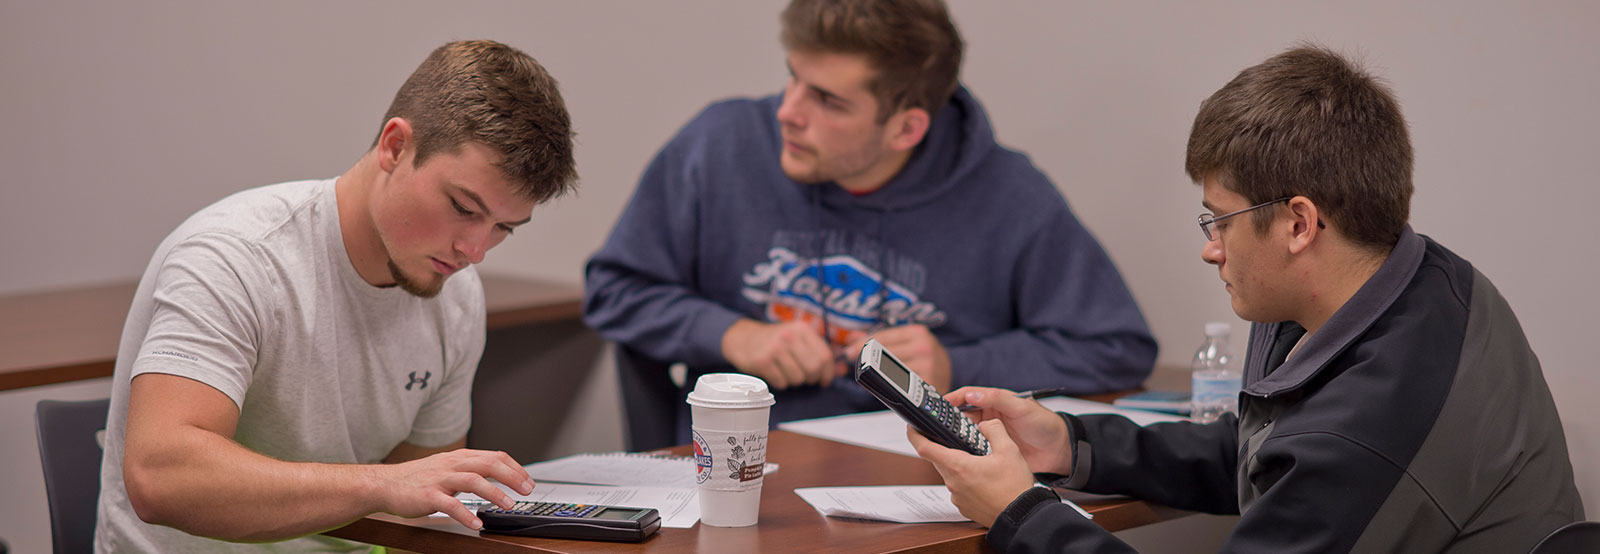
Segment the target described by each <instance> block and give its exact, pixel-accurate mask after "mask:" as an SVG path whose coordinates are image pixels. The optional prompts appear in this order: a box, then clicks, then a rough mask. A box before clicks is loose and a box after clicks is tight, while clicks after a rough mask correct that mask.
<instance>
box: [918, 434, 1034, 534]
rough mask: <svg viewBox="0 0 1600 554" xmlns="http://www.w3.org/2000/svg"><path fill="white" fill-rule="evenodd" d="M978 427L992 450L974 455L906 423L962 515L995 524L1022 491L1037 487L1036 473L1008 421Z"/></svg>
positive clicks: (983, 522)
mask: <svg viewBox="0 0 1600 554" xmlns="http://www.w3.org/2000/svg"><path fill="white" fill-rule="evenodd" d="M978 431H979V432H981V433H983V436H984V437H985V438H988V439H989V454H988V455H987V456H973V455H971V454H968V453H966V452H964V451H961V450H955V449H952V448H945V447H943V446H940V445H939V444H937V443H935V442H933V441H931V440H928V439H927V437H924V436H922V433H918V432H917V431H916V429H913V428H911V427H909V426H907V427H906V438H908V439H910V440H911V446H912V447H913V448H916V449H917V455H918V456H921V457H922V459H924V460H927V461H928V462H929V463H932V464H933V468H934V469H936V470H939V475H940V476H941V477H944V486H945V487H946V488H949V489H950V502H951V503H952V504H955V505H956V509H958V510H961V515H964V516H967V517H968V518H970V519H971V520H972V521H975V522H977V523H978V524H979V525H982V526H984V527H992V526H993V525H994V520H995V518H997V517H1000V512H1002V511H1004V510H1005V509H1006V506H1009V505H1010V504H1011V501H1012V500H1016V499H1017V497H1018V496H1021V495H1022V493H1025V492H1028V489H1029V488H1032V487H1033V473H1032V472H1030V471H1028V463H1027V461H1025V460H1023V459H1022V453H1021V452H1019V451H1018V450H1017V445H1016V443H1013V442H1011V436H1010V435H1008V434H1006V427H1005V425H1003V424H1001V423H1000V422H999V421H996V420H989V421H985V422H983V423H980V424H978Z"/></svg>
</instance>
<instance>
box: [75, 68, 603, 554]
mask: <svg viewBox="0 0 1600 554" xmlns="http://www.w3.org/2000/svg"><path fill="white" fill-rule="evenodd" d="M571 137H572V132H571V125H570V122H569V120H568V116H567V113H566V108H565V106H564V103H563V102H562V99H561V96H560V93H559V92H558V91H557V89H556V83H555V81H554V79H552V78H551V77H550V76H549V74H548V73H546V72H545V71H544V69H543V68H542V67H540V66H539V64H538V63H537V62H535V61H534V60H533V58H531V57H529V56H528V55H527V54H524V53H522V52H520V51H517V50H516V49H514V48H511V47H508V46H505V45H502V44H498V43H494V42H489V41H466V42H456V43H451V44H447V45H445V46H442V47H440V48H439V49H437V50H435V51H434V52H433V53H432V55H430V56H429V57H428V59H427V60H425V61H424V62H423V63H422V65H421V66H420V67H419V68H418V69H417V71H416V72H415V73H413V74H412V76H411V78H410V79H408V80H407V81H406V83H405V84H404V85H403V86H402V87H401V89H400V91H399V93H398V94H397V95H396V96H395V100H394V103H393V105H391V107H390V108H389V112H388V113H387V114H386V115H385V117H384V123H383V127H382V129H381V131H380V132H379V136H378V138H377V141H376V142H375V144H374V145H373V146H372V148H371V149H370V150H369V151H368V152H367V153H366V154H365V155H364V156H362V158H361V159H360V160H359V161H357V162H356V164H355V165H354V166H353V167H352V168H351V169H350V170H349V171H347V172H345V173H344V174H343V175H341V176H339V177H337V178H334V179H328V180H321V181H298V182H290V183H282V184H278V185H272V186H267V187H261V188H257V189H252V190H247V191H244V192H240V193H237V194H234V195H232V196H230V197H228V198H225V199H223V200H221V201H219V202H217V203H216V204H213V205H211V206H209V207H207V208H205V209H203V210H201V211H200V212H198V213H196V214H195V215H194V216H192V217H190V218H189V219H188V220H187V221H185V222H184V223H183V224H182V225H180V226H179V227H178V229H177V230H175V231H173V233H172V234H171V235H169V236H168V237H167V238H166V240H165V241H163V242H162V243H161V245H160V246H159V247H158V248H157V250H156V253H155V255H154V257H153V258H152V259H151V261H150V265H149V266H148V268H147V269H146V270H145V273H144V277H143V278H142V279H141V280H140V283H139V289H138V292H137V293H136V295H135V298H134V303H133V306H132V308H131V309H130V310H129V314H128V321H127V324H126V326H125V327H124V329H123V335H122V343H121V346H120V350H119V351H118V355H117V364H116V372H115V375H114V376H113V380H112V401H111V414H110V418H109V421H108V425H107V433H106V448H105V458H104V460H103V462H102V471H101V497H100V506H99V511H98V517H99V525H98V528H97V529H96V534H95V535H96V536H95V543H96V550H98V551H101V552H123V551H141V552H221V551H257V550H273V551H312V550H315V551H361V550H365V549H366V547H365V546H364V545H358V544H354V543H349V542H346V541H341V540H338V539H333V538H329V537H323V536H315V535H313V534H314V533H317V532H320V531H324V530H327V529H330V528H334V527H338V526H340V525H343V524H345V523H348V522H350V521H353V520H355V519H359V518H361V517H364V516H366V515H368V514H371V513H375V512H387V513H392V514H396V515H401V516H408V517H416V516H423V515H427V514H429V513H432V512H435V511H442V512H445V513H446V514H448V515H450V516H451V517H453V518H455V519H456V520H458V521H460V522H461V523H462V524H464V525H467V526H469V527H472V528H478V527H480V526H481V522H480V521H479V520H478V519H477V518H476V516H474V515H473V514H472V512H471V511H469V510H467V509H466V508H465V507H464V506H462V504H461V503H460V502H457V501H456V500H455V499H454V495H455V494H456V493H458V492H472V493H475V494H478V495H481V496H483V497H485V498H488V499H490V500H492V501H494V502H495V503H496V504H499V505H501V506H503V507H508V508H509V507H510V504H511V502H510V498H509V497H508V496H507V495H506V494H505V493H504V492H502V491H500V490H499V489H498V488H497V487H495V486H494V485H493V484H492V483H490V482H489V481H488V479H490V478H492V479H495V480H497V481H500V482H502V483H505V484H506V485H508V486H510V487H511V488H513V489H516V490H517V491H519V492H524V493H526V492H530V491H531V490H532V487H533V481H532V479H530V478H529V477H528V474H527V472H526V471H524V470H523V469H522V468H521V466H520V465H519V464H518V463H517V462H516V461H515V460H512V459H511V457H510V456H508V455H506V454H505V453H503V452H485V451H475V450H466V449H463V448H462V446H464V444H465V437H466V432H467V427H468V426H469V424H470V423H471V422H470V413H471V412H470V409H469V408H470V407H469V405H468V403H469V398H470V392H471V387H472V378H473V375H474V373H475V371H476V368H477V364H478V360H479V357H480V356H481V354H482V352H483V343H484V325H485V317H484V305H483V288H482V284H481V282H480V281H479V278H478V275H477V273H476V272H475V271H474V270H473V269H472V267H471V265H472V264H475V263H478V262H479V261H482V259H483V256H484V253H485V252H486V251H487V250H489V249H490V248H493V247H494V246H495V245H497V244H499V243H500V241H502V240H504V239H505V238H506V236H508V235H509V234H510V233H511V229H512V228H513V227H515V226H517V225H520V224H522V223H525V222H527V221H528V220H529V218H530V214H531V212H532V210H533V208H534V206H536V205H538V204H539V203H542V202H544V201H546V200H548V199H550V198H553V197H556V196H559V195H561V194H564V193H566V192H568V191H570V190H572V188H573V187H574V182H575V180H576V173H575V170H574V163H573V157H572V138H571ZM458 273H459V274H460V275H459V276H458V277H456V278H454V279H451V278H450V276H451V275H453V274H458ZM308 535H310V536H308ZM220 541H235V542H236V543H244V542H249V543H261V542H270V541H281V542H275V543H273V544H267V545H262V544H230V543H227V542H220Z"/></svg>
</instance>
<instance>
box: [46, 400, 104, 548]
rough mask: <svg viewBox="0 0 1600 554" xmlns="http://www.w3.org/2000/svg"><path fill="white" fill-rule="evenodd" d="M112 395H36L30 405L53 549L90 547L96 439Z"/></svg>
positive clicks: (98, 450) (97, 482)
mask: <svg viewBox="0 0 1600 554" xmlns="http://www.w3.org/2000/svg"><path fill="white" fill-rule="evenodd" d="M110 408H111V399H109V398H102V399H99V400H83V401H64V400H40V401H39V404H38V406H37V407H36V409H35V412H34V413H35V414H36V416H37V421H36V424H37V428H38V434H39V461H40V462H41V465H42V466H44V491H45V496H46V497H47V498H48V499H49V500H50V538H51V540H52V542H53V544H54V545H55V553H56V554H77V553H87V552H93V551H94V526H95V518H96V511H97V509H98V506H97V504H98V503H99V500H100V455H101V450H102V449H101V446H100V441H99V440H97V439H96V437H95V435H96V433H98V432H99V431H100V430H102V429H105V428H106V414H107V413H108V412H109V411H110Z"/></svg>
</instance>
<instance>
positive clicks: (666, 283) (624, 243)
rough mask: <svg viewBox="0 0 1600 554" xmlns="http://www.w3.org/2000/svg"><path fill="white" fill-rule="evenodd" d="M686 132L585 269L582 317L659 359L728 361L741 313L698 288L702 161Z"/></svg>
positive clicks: (659, 158) (654, 167)
mask: <svg viewBox="0 0 1600 554" xmlns="http://www.w3.org/2000/svg"><path fill="white" fill-rule="evenodd" d="M684 140H685V139H684V137H683V135H680V136H679V137H678V138H677V139H674V141H673V142H672V143H669V144H668V145H667V146H666V147H665V148H663V149H662V151H661V153H659V154H657V155H656V158H655V160H653V161H652V162H651V163H650V166H649V167H648V168H647V169H646V170H645V173H644V176H643V177H641V178H640V181H639V187H638V189H637V190H636V191H635V192H634V195H633V198H632V199H631V200H629V201H628V205H627V207H626V208H624V209H623V212H622V216H621V217H620V218H619V219H618V220H617V225H616V227H615V228H613V229H612V231H611V235H610V236H609V237H607V239H606V242H605V244H604V245H603V246H602V247H601V248H600V251H599V252H597V253H595V255H594V257H593V258H591V259H590V260H589V264H588V267H587V268H586V270H585V288H584V298H583V320H584V323H587V324H588V325H589V326H590V327H592V328H594V329H595V330H596V331H598V332H599V333H600V335H601V336H603V337H605V338H606V339H607V340H611V341H615V342H620V343H623V344H626V345H628V347H629V348H632V349H634V350H638V351H639V352H642V353H644V354H645V355H646V356H649V357H650V358H653V359H657V360H665V361H673V362H685V363H688V364H690V365H697V366H698V365H714V364H721V363H725V362H726V360H725V359H724V358H723V356H722V335H723V333H725V332H727V330H728V327H730V326H732V325H733V324H734V322H735V321H738V320H739V318H740V315H739V314H738V313H736V312H734V311H733V310H730V309H728V308H727V307H724V306H722V305H720V304H717V303H716V302H713V301H712V300H710V299H708V298H705V297H703V296H701V295H699V294H697V293H696V292H695V290H696V287H697V286H698V283H696V281H695V279H696V276H695V270H694V267H693V264H694V261H695V260H696V259H697V258H698V255H697V252H696V247H695V241H696V238H695V237H696V234H697V231H696V227H697V225H698V224H699V223H698V222H699V221H700V217H699V216H700V214H699V203H698V201H697V194H698V192H697V190H698V185H699V181H700V179H699V177H698V176H697V174H696V171H697V169H696V167H695V166H694V165H693V164H692V163H690V162H689V161H687V160H686V159H685V158H686V155H685V153H684V152H682V150H683V149H684V146H683V144H682V142H683V141H684Z"/></svg>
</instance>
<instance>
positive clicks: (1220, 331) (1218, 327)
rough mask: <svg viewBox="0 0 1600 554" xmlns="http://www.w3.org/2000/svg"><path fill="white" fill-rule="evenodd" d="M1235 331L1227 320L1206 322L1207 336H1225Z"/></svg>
mask: <svg viewBox="0 0 1600 554" xmlns="http://www.w3.org/2000/svg"><path fill="white" fill-rule="evenodd" d="M1232 332H1233V326H1232V325H1228V322H1226V321H1213V322H1211V323H1207V324H1206V336H1208V337H1225V336H1228V335H1229V334H1230V333H1232Z"/></svg>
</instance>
